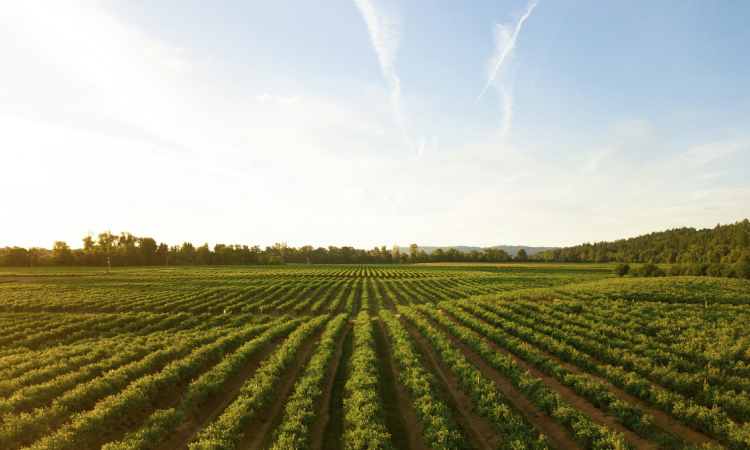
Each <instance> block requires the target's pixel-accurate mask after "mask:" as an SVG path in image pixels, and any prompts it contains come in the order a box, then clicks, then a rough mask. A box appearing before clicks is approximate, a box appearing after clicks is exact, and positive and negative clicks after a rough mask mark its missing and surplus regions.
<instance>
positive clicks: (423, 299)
mask: <svg viewBox="0 0 750 450" xmlns="http://www.w3.org/2000/svg"><path fill="white" fill-rule="evenodd" d="M403 284H404V286H406V287H407V288H408V289H406V292H408V293H409V295H411V296H414V295H419V297H420V299H419V302H420V303H432V304H436V303H437V302H438V301H439V300H437V299H434V298H430V297H429V295H430V294H428V293H427V292H425V291H423V290H422V289H420V288H415V287H414V285H413V284H411V282H410V281H406V280H404V281H403ZM412 292H414V294H412Z"/></svg>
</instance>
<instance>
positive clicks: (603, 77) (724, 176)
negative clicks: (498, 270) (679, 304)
mask: <svg viewBox="0 0 750 450" xmlns="http://www.w3.org/2000/svg"><path fill="white" fill-rule="evenodd" d="M749 19H750V2H737V1H717V2H701V1H691V0H679V1H670V0H664V1H660V2H650V1H625V0H622V1H620V0H613V1H607V2H600V1H594V0H590V1H586V0H538V1H535V0H532V1H531V2H527V1H515V0H508V1H471V2H465V1H456V0H453V1H450V0H430V1H426V0H403V1H399V0H318V1H315V2H300V1H290V0H247V1H236V0H235V1H218V0H217V1H213V2H204V1H195V0H184V1H180V2H174V1H166V0H109V1H87V0H83V1H77V0H59V1H54V2H49V1H44V0H0V246H13V245H18V246H23V247H33V246H39V247H46V248H50V247H51V246H52V245H53V243H54V241H56V240H64V241H66V242H67V243H68V244H69V245H71V247H73V248H79V247H81V245H82V244H81V239H82V238H83V237H84V236H86V234H87V233H88V232H89V230H90V231H92V232H93V233H94V234H98V233H101V232H103V231H106V230H111V231H112V232H114V233H119V232H121V231H127V232H130V233H132V234H133V235H135V236H143V237H154V238H155V239H156V240H157V241H160V242H165V243H167V244H170V245H175V244H181V243H182V242H185V241H187V242H192V243H193V244H195V245H201V244H203V243H204V242H207V243H209V244H210V245H213V244H215V243H225V244H248V245H256V244H257V245H261V246H265V245H273V244H274V243H275V242H282V241H284V242H286V243H287V244H288V245H290V246H302V245H313V246H316V247H317V246H329V245H336V246H344V245H350V246H354V247H357V248H372V247H374V246H381V245H388V246H389V247H391V246H393V245H402V246H406V245H409V244H410V243H417V244H421V245H472V246H493V245H513V244H521V245H533V246H568V245H576V244H579V243H582V242H595V241H602V240H614V239H619V238H627V237H632V236H637V235H641V234H645V233H649V232H652V231H660V230H665V229H670V228H679V227H685V226H687V227H696V228H708V227H713V226H715V225H716V224H717V223H722V224H724V223H733V222H736V221H739V220H742V219H744V218H747V217H750V76H748V74H750V27H747V22H748V20H749Z"/></svg>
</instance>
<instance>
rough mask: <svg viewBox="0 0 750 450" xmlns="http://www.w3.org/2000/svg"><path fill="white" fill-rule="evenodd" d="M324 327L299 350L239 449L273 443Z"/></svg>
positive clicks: (254, 447)
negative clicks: (275, 432)
mask: <svg viewBox="0 0 750 450" xmlns="http://www.w3.org/2000/svg"><path fill="white" fill-rule="evenodd" d="M323 331H324V329H320V330H318V332H316V333H315V334H314V335H313V336H312V337H310V338H309V339H308V340H307V342H305V344H304V345H303V346H302V348H300V349H299V351H298V352H297V362H296V363H295V364H294V366H292V367H291V368H290V369H289V370H288V371H287V372H286V373H284V375H283V376H282V377H281V384H280V385H279V386H277V387H276V395H275V396H274V398H273V400H271V401H270V402H269V404H268V406H266V407H265V408H263V409H261V410H260V411H258V414H257V416H256V417H255V419H254V420H253V421H252V422H251V423H250V426H249V427H248V428H247V429H246V430H245V437H244V438H243V439H242V440H241V441H240V442H239V443H238V444H237V447H236V448H237V449H238V450H260V449H263V448H266V447H268V446H269V445H270V444H271V443H272V439H273V431H274V430H275V429H276V427H278V426H279V424H280V423H281V420H282V419H283V418H284V407H285V406H286V402H287V399H288V398H289V395H290V394H291V393H292V389H294V384H295V383H296V382H297V379H298V378H299V376H300V375H301V374H302V371H303V369H304V367H305V365H306V364H307V362H308V361H309V360H310V357H311V356H312V354H313V350H314V349H315V348H316V347H317V345H316V344H317V343H318V340H319V339H320V336H321V335H322V334H323Z"/></svg>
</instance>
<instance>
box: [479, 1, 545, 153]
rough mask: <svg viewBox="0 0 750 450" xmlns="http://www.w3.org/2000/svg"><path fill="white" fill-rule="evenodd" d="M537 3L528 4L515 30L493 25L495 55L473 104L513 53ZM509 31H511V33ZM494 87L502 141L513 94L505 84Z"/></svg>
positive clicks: (511, 108) (505, 132)
mask: <svg viewBox="0 0 750 450" xmlns="http://www.w3.org/2000/svg"><path fill="white" fill-rule="evenodd" d="M537 3H539V0H533V1H532V2H530V3H529V5H528V6H527V8H526V12H525V13H524V15H523V16H521V18H520V19H519V20H518V23H517V24H516V26H515V30H513V27H511V26H509V25H500V24H495V29H494V40H495V54H494V55H493V57H492V59H491V60H490V64H489V70H488V74H489V76H488V79H487V84H486V85H485V86H484V89H482V92H481V93H480V94H479V97H477V99H476V100H475V103H479V100H481V99H482V97H483V96H484V93H485V92H487V89H488V88H489V87H490V85H492V84H493V82H494V81H495V78H496V77H497V74H498V72H499V71H500V68H501V67H502V66H503V64H504V63H505V62H506V61H507V60H508V59H509V57H510V55H511V54H512V52H513V49H514V48H515V46H516V40H517V39H518V33H519V32H520V31H521V25H523V22H524V21H525V20H526V19H528V18H529V15H531V11H532V10H533V9H534V7H535V6H536V5H537ZM511 30H513V31H512V32H511ZM506 65H507V64H506ZM495 85H496V86H497V89H498V92H499V94H500V97H501V99H502V110H503V120H502V127H501V129H500V140H502V139H504V138H505V136H506V135H507V134H508V130H510V119H511V116H512V114H513V94H512V92H511V91H510V89H509V88H508V87H507V86H505V83H495Z"/></svg>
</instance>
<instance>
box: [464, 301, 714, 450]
mask: <svg viewBox="0 0 750 450" xmlns="http://www.w3.org/2000/svg"><path fill="white" fill-rule="evenodd" d="M472 317H474V318H475V319H477V320H479V321H481V322H484V323H487V322H485V321H484V320H482V319H481V318H479V317H477V316H473V315H472ZM488 325H489V324H488ZM490 326H491V325H490ZM499 331H502V330H499ZM506 335H507V336H508V337H513V336H510V335H509V334H507V333H506ZM516 339H517V338H516ZM521 341H522V342H525V343H526V344H528V345H529V346H530V347H532V348H534V349H535V350H536V351H538V352H539V353H541V354H543V355H544V356H547V357H548V358H550V359H552V360H553V361H555V362H556V363H558V364H561V365H563V366H564V367H565V368H566V369H568V370H570V371H571V372H573V373H576V374H580V373H587V372H583V371H581V370H580V369H578V367H576V366H575V365H573V364H571V363H569V362H565V361H563V360H561V359H560V358H558V357H557V356H555V355H553V354H551V353H548V352H546V351H544V350H542V349H540V348H538V347H537V346H535V345H534V344H532V343H530V342H526V341H523V340H521ZM598 363H601V361H599V362H598ZM591 377H592V378H593V379H595V380H597V381H599V382H602V383H607V386H608V387H609V389H610V390H611V391H612V393H613V394H615V396H616V397H617V398H618V399H620V400H624V401H626V402H628V403H631V404H633V405H638V406H640V407H641V408H643V411H644V412H645V413H646V414H650V415H651V416H653V418H654V425H656V426H657V427H659V428H660V429H661V430H662V431H664V432H665V433H668V434H669V435H671V436H672V437H674V438H675V439H677V440H678V441H683V442H685V443H687V444H695V445H702V444H711V445H715V446H720V445H721V444H719V441H717V440H716V439H712V438H710V437H708V436H706V435H705V434H703V433H700V432H698V431H695V430H693V429H692V428H690V427H688V426H686V425H683V424H682V423H680V422H679V421H678V420H677V419H675V418H674V417H672V416H670V415H669V414H667V413H665V412H664V411H661V410H658V409H655V408H651V407H649V406H647V405H646V404H645V403H644V402H643V401H642V400H641V399H639V398H636V397H633V396H632V395H630V394H628V393H627V392H625V391H623V390H622V389H620V388H618V387H615V386H613V385H611V384H609V382H608V381H607V380H605V379H603V378H599V377H596V376H594V375H591Z"/></svg>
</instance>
